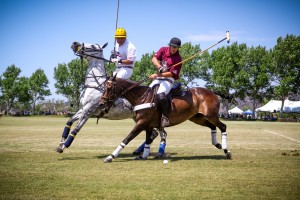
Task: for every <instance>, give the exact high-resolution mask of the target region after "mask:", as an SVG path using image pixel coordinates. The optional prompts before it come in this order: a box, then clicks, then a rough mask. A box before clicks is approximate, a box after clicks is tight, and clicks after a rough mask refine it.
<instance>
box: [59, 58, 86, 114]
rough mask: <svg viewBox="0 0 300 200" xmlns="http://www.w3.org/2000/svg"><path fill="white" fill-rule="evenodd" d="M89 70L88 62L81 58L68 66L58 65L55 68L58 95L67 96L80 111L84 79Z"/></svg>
mask: <svg viewBox="0 0 300 200" xmlns="http://www.w3.org/2000/svg"><path fill="white" fill-rule="evenodd" d="M87 68H88V62H87V61H86V60H85V59H83V62H81V60H80V59H79V58H76V59H74V60H72V61H71V62H69V63H68V65H66V64H58V66H57V67H55V68H54V79H55V80H56V81H57V82H56V83H55V88H56V89H57V90H56V93H57V94H62V95H63V96H65V97H66V98H67V99H68V100H69V102H70V103H71V104H73V105H74V106H75V109H76V110H78V109H79V106H80V93H81V92H82V91H83V89H84V78H85V73H86V71H87Z"/></svg>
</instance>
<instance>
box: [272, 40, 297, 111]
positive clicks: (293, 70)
mask: <svg viewBox="0 0 300 200" xmlns="http://www.w3.org/2000/svg"><path fill="white" fill-rule="evenodd" d="M272 52H273V56H274V68H273V78H274V81H275V83H276V86H275V96H276V97H277V98H280V99H281V101H282V106H281V113H282V110H283V107H284V100H285V99H286V98H287V97H288V96H289V95H290V94H299V92H300V87H299V85H300V36H295V35H286V37H285V38H282V37H279V38H278V39H277V44H276V45H275V47H274V48H273V50H272Z"/></svg>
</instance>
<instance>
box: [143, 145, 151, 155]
mask: <svg viewBox="0 0 300 200" xmlns="http://www.w3.org/2000/svg"><path fill="white" fill-rule="evenodd" d="M149 154H150V144H145V147H144V152H143V155H142V158H148V157H149Z"/></svg>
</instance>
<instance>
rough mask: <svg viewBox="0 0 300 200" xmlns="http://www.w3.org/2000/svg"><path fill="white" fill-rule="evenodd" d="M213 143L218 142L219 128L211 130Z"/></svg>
mask: <svg viewBox="0 0 300 200" xmlns="http://www.w3.org/2000/svg"><path fill="white" fill-rule="evenodd" d="M211 143H212V144H213V145H216V144H217V143H218V141H217V130H211Z"/></svg>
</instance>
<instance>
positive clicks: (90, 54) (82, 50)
mask: <svg viewBox="0 0 300 200" xmlns="http://www.w3.org/2000/svg"><path fill="white" fill-rule="evenodd" d="M107 45H108V43H105V44H104V45H102V46H100V45H99V44H87V43H80V42H73V43H72V45H71V49H72V50H73V52H74V54H75V55H77V56H80V57H81V58H82V57H84V58H87V59H89V58H96V59H101V60H104V61H108V60H106V59H104V58H103V49H104V48H105V47H106V46H107Z"/></svg>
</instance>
